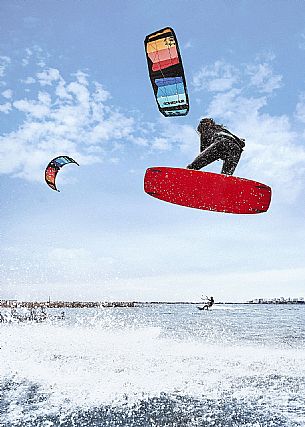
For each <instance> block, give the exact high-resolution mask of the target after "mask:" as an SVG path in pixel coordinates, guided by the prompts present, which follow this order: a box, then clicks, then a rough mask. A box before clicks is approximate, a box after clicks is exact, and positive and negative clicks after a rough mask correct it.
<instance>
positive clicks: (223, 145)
mask: <svg viewBox="0 0 305 427" xmlns="http://www.w3.org/2000/svg"><path fill="white" fill-rule="evenodd" d="M244 146H245V143H244V140H242V139H240V138H238V137H237V136H236V135H233V134H232V133H231V132H229V131H228V130H227V129H225V128H224V127H222V126H220V125H216V126H214V127H206V128H205V129H204V132H202V133H201V134H200V151H201V153H200V154H199V156H197V157H196V158H195V160H194V161H193V162H192V163H190V164H189V165H188V166H187V169H195V170H199V169H201V168H203V167H205V166H207V165H209V164H210V163H212V162H214V161H215V160H219V159H221V160H223V166H222V170H221V173H222V174H226V175H233V173H234V171H235V168H236V166H237V164H238V162H239V159H240V156H241V153H242V151H243V148H244Z"/></svg>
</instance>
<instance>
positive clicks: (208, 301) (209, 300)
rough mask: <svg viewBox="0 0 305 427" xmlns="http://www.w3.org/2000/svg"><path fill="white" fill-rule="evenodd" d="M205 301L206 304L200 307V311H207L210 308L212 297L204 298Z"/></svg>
mask: <svg viewBox="0 0 305 427" xmlns="http://www.w3.org/2000/svg"><path fill="white" fill-rule="evenodd" d="M206 299H207V303H206V304H205V305H204V306H203V307H202V309H203V310H204V309H205V308H206V309H207V310H208V309H209V308H211V307H212V305H213V304H214V302H215V301H214V298H213V297H210V298H209V297H206Z"/></svg>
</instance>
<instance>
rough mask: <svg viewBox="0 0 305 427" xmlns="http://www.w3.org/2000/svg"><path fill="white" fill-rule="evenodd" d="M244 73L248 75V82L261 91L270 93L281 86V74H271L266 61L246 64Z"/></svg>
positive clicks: (271, 71)
mask: <svg viewBox="0 0 305 427" xmlns="http://www.w3.org/2000/svg"><path fill="white" fill-rule="evenodd" d="M246 73H247V74H248V75H249V76H250V84H251V85H252V86H254V87H256V88H257V89H258V90H259V91H260V92H262V93H272V92H273V91H274V90H275V89H278V88H279V87H281V82H282V76H281V75H279V74H278V75H275V74H273V70H272V68H271V66H270V65H269V64H267V63H263V64H256V65H248V66H247V68H246Z"/></svg>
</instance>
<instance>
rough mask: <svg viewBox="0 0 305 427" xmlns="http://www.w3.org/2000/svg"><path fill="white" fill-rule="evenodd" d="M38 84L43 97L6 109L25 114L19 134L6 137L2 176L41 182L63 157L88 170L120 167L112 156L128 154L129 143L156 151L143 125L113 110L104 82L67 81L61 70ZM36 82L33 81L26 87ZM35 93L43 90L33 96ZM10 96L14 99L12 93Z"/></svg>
mask: <svg viewBox="0 0 305 427" xmlns="http://www.w3.org/2000/svg"><path fill="white" fill-rule="evenodd" d="M36 78H37V79H38V83H39V85H40V86H42V87H43V91H42V90H40V91H37V92H36V94H35V95H32V96H31V97H29V98H21V99H15V100H14V99H12V104H10V103H6V104H3V105H1V106H0V112H2V113H6V114H8V113H11V114H13V113H14V111H15V112H16V111H18V112H19V113H24V117H23V118H22V121H21V122H20V124H19V126H18V127H17V128H16V130H14V131H12V132H9V133H7V134H3V135H2V136H0V155H1V158H2V161H1V165H0V173H6V174H12V175H13V176H18V177H22V178H25V179H28V180H39V181H41V175H42V173H43V170H44V168H45V165H46V164H47V162H48V161H49V160H50V158H52V157H55V156H57V155H61V154H63V153H65V154H67V155H70V156H71V157H73V158H75V159H77V160H78V161H79V162H80V163H82V164H89V163H93V162H101V161H103V158H105V157H106V158H107V160H108V161H110V162H115V163H116V162H118V157H117V156H115V157H114V156H110V155H109V153H111V152H112V151H115V150H118V149H119V150H120V151H123V150H124V145H126V144H128V143H132V144H135V145H137V146H138V147H139V148H141V147H144V146H147V145H152V143H153V142H152V140H153V138H151V139H150V140H149V139H147V138H146V137H145V132H144V131H142V130H141V126H142V123H140V122H139V123H137V121H136V119H135V118H134V117H132V116H130V115H129V116H127V115H126V114H124V113H123V112H121V111H119V110H118V109H117V108H115V107H113V106H112V105H110V104H109V103H108V101H109V100H110V98H111V96H110V93H109V92H108V91H107V90H106V89H105V88H104V87H103V86H102V84H100V83H99V82H90V80H89V76H88V75H87V74H85V73H83V72H81V71H78V72H77V73H75V74H74V79H72V80H70V81H66V80H64V79H63V77H62V76H61V74H60V72H59V70H57V69H54V68H47V69H45V70H42V71H41V72H39V73H37V74H36ZM34 81H35V79H32V77H29V78H28V79H27V80H26V83H32V82H34ZM25 89H26V88H25ZM35 90H37V85H35V86H33V90H32V92H31V93H33V92H34V91H35ZM4 94H5V95H6V96H9V95H12V93H9V91H8V90H7V91H4ZM148 126H149V124H148ZM143 128H145V127H143ZM159 149H160V150H162V149H163V147H162V146H161V145H160V147H159ZM107 153H108V154H107Z"/></svg>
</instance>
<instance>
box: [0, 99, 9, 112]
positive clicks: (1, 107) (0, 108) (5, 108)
mask: <svg viewBox="0 0 305 427" xmlns="http://www.w3.org/2000/svg"><path fill="white" fill-rule="evenodd" d="M11 109H12V104H11V103H10V102H6V103H5V104H0V113H4V114H8V113H9V112H10V111H11Z"/></svg>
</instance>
